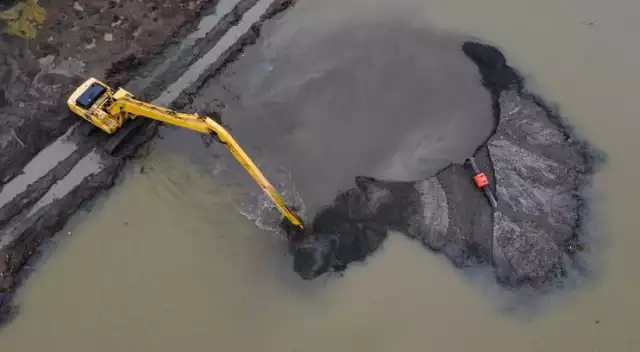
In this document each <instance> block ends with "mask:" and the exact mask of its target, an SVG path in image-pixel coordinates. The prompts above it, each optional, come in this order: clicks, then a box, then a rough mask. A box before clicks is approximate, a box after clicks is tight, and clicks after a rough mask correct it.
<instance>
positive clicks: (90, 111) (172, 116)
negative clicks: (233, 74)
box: [67, 78, 303, 229]
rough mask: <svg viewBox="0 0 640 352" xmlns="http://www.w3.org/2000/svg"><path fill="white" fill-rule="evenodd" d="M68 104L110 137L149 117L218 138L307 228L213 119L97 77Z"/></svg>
mask: <svg viewBox="0 0 640 352" xmlns="http://www.w3.org/2000/svg"><path fill="white" fill-rule="evenodd" d="M67 104H68V106H69V109H70V110H71V111H73V112H74V113H76V114H77V115H79V116H80V117H82V118H84V119H86V120H88V121H89V122H91V123H92V124H94V125H95V126H97V127H99V128H100V129H102V130H103V131H105V132H107V133H109V134H113V133H115V132H116V131H117V130H118V129H119V128H120V127H122V126H123V125H124V123H125V122H126V121H127V120H131V119H134V118H136V117H146V118H150V119H153V120H157V121H161V122H164V123H168V124H171V125H175V126H179V127H184V128H188V129H190V130H193V131H197V132H200V133H205V134H211V135H214V136H215V137H216V138H217V139H218V141H220V142H221V143H222V144H224V145H225V146H226V147H227V149H229V151H230V152H231V154H233V156H234V157H235V158H236V159H237V160H238V162H239V163H240V164H241V165H242V166H243V167H244V168H245V169H246V170H247V172H248V173H249V175H251V177H252V178H253V179H254V180H255V181H256V183H258V185H259V186H260V188H262V190H263V191H264V192H265V193H266V194H267V196H268V197H269V198H270V199H271V201H273V202H274V204H275V205H276V207H277V208H278V210H279V211H280V212H281V213H282V215H283V216H284V217H285V218H286V219H287V220H288V221H289V222H290V223H291V224H292V225H293V226H295V227H297V228H299V229H302V228H303V223H302V221H301V220H300V218H299V217H298V216H297V215H296V214H294V213H293V212H292V211H291V210H290V209H289V207H288V206H287V204H286V202H285V201H284V199H283V198H282V196H281V195H280V193H278V191H277V190H276V189H275V187H273V185H272V184H271V183H270V182H269V181H268V180H267V178H266V177H265V176H264V175H263V174H262V172H261V171H260V169H259V168H258V167H257V166H256V165H255V163H254V162H253V161H252V160H251V158H249V156H248V155H247V154H246V153H245V152H244V150H243V149H242V148H241V147H240V145H239V144H238V142H236V140H235V139H234V138H233V136H231V134H230V133H229V132H228V131H227V130H226V129H225V128H224V127H222V126H221V125H220V124H219V123H217V122H215V121H214V120H213V119H211V118H209V117H206V116H198V115H196V114H184V113H180V112H176V111H173V110H170V109H167V108H163V107H160V106H155V105H153V104H149V103H145V102H142V101H139V100H136V99H134V98H133V95H132V94H131V93H129V92H127V91H126V90H124V89H122V88H120V89H118V90H117V91H114V90H112V89H111V88H109V87H108V86H106V85H105V84H104V83H102V82H100V81H98V80H97V79H95V78H91V79H89V80H87V81H86V82H85V83H83V84H82V85H81V86H80V87H79V88H78V89H76V91H75V92H74V93H73V94H72V95H71V96H70V97H69V100H68V101H67Z"/></svg>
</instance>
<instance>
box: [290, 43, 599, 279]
mask: <svg viewBox="0 0 640 352" xmlns="http://www.w3.org/2000/svg"><path fill="white" fill-rule="evenodd" d="M462 50H463V51H464V53H465V54H466V55H467V57H469V58H470V59H471V60H472V61H473V62H474V63H475V64H476V65H477V66H478V69H479V71H480V74H481V76H482V80H483V85H484V86H485V88H486V89H488V90H489V91H490V93H491V97H492V100H493V110H494V111H493V112H494V116H495V118H496V128H495V131H494V133H493V134H492V135H491V137H490V138H489V139H488V141H487V142H486V143H485V144H483V145H481V146H480V147H479V148H478V150H477V151H476V152H475V154H474V156H475V158H476V161H477V163H478V165H479V166H480V168H481V169H482V170H483V171H484V172H486V173H487V174H488V177H489V179H490V181H491V186H492V187H493V190H494V192H495V194H496V196H497V199H498V208H497V209H496V211H495V212H494V211H493V209H492V208H491V207H490V205H489V203H488V202H487V200H486V199H485V198H484V195H483V193H482V192H481V191H480V190H478V189H476V188H475V186H474V185H473V182H472V180H471V172H470V170H467V169H466V167H465V166H463V165H459V164H451V165H450V166H448V167H446V168H444V169H443V170H441V171H440V172H439V173H438V174H437V175H435V176H434V177H431V178H428V179H426V180H422V181H418V182H395V181H383V180H376V179H373V178H368V177H357V178H356V187H355V188H353V189H351V190H348V191H346V192H344V193H342V194H340V195H339V196H338V197H337V198H336V199H335V201H334V203H333V204H332V205H331V206H329V207H327V208H325V209H323V210H322V211H321V212H320V213H319V214H318V215H317V216H316V218H315V219H314V222H313V225H312V227H311V230H310V233H308V234H305V236H300V237H292V241H291V251H292V254H293V257H294V270H295V271H296V272H297V273H298V274H300V276H302V277H303V278H305V279H313V278H315V277H318V276H319V275H322V274H323V273H325V272H328V271H343V270H345V269H346V268H347V266H348V265H349V264H350V263H353V262H357V261H363V260H365V258H366V257H368V256H369V255H370V254H371V253H373V252H374V251H375V250H377V249H378V248H379V247H380V246H381V245H382V243H383V242H384V239H385V238H386V236H387V233H388V231H389V230H397V231H399V232H401V233H404V234H406V235H407V236H409V237H411V238H414V239H417V240H419V241H420V242H421V243H422V244H424V245H425V246H426V247H427V248H429V249H430V250H432V251H435V252H441V253H443V254H444V255H445V256H446V257H447V258H448V259H449V260H450V261H451V262H452V263H453V264H454V265H456V266H458V267H467V266H471V265H477V264H483V265H490V266H492V267H493V268H494V272H495V275H496V278H497V279H498V280H499V281H500V282H501V283H504V284H507V285H510V286H522V285H530V286H533V287H540V286H542V285H546V284H549V283H552V282H554V281H555V280H556V279H557V278H559V277H562V276H563V275H564V274H565V273H566V271H567V268H568V266H570V265H572V264H571V263H573V262H574V260H575V259H576V255H577V252H578V249H580V248H582V247H583V244H581V235H582V231H583V228H582V226H583V216H584V212H585V203H584V193H585V191H586V187H587V186H588V184H589V180H590V175H591V174H592V173H593V170H594V160H595V159H594V156H593V155H594V153H593V152H592V150H591V148H590V146H589V145H588V144H587V143H585V142H583V141H581V140H579V139H577V137H576V136H574V135H572V132H571V131H570V130H569V129H568V127H567V126H566V125H565V124H564V123H563V120H562V119H561V118H560V117H559V116H557V115H555V114H554V113H553V112H552V111H551V110H550V109H549V108H548V107H547V106H546V105H545V104H544V103H543V102H542V100H541V99H540V98H538V97H536V96H534V95H532V94H530V93H528V92H526V91H525V90H524V87H523V80H522V78H521V77H520V75H519V74H518V73H517V72H516V71H515V70H514V69H513V68H511V67H509V66H508V65H507V62H506V59H505V58H504V56H503V55H502V54H501V53H500V51H499V50H498V49H496V48H494V47H492V46H488V45H484V44H480V43H476V42H465V43H464V44H463V46H462ZM295 238H300V240H297V239H295Z"/></svg>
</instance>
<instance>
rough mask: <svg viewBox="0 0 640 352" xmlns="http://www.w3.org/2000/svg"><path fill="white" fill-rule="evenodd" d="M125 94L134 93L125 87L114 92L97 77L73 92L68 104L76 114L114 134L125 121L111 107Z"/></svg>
mask: <svg viewBox="0 0 640 352" xmlns="http://www.w3.org/2000/svg"><path fill="white" fill-rule="evenodd" d="M125 96H129V97H131V96H132V95H131V93H129V92H127V91H125V90H124V89H118V91H116V92H114V91H113V89H111V88H109V86H107V85H106V84H104V83H102V82H100V81H99V80H97V79H95V78H90V79H88V80H87V81H86V82H84V83H83V84H82V85H80V87H78V88H77V89H76V90H75V92H73V94H71V96H70V97H69V99H68V100H67V105H68V106H69V109H70V110H71V111H73V112H74V113H75V114H76V115H78V116H80V117H82V118H83V119H85V120H87V121H89V122H91V123H92V124H93V125H95V126H96V127H98V128H100V129H101V130H103V131H105V132H107V133H108V134H113V133H115V132H116V131H117V130H118V129H120V127H122V125H123V124H124V122H125V121H124V118H123V117H122V116H121V115H112V114H110V113H109V107H110V106H111V104H113V103H114V102H115V101H116V100H117V99H119V98H122V97H125Z"/></svg>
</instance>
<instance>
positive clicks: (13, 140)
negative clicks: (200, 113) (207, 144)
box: [0, 0, 215, 187]
mask: <svg viewBox="0 0 640 352" xmlns="http://www.w3.org/2000/svg"><path fill="white" fill-rule="evenodd" d="M23 1H24V2H25V3H30V2H31V1H30V0H23ZM208 2H215V1H213V0H211V1H207V0H189V1H187V0H180V1H170V2H163V1H156V0H144V1H124V0H85V1H53V0H41V1H39V3H38V5H39V6H41V7H42V10H43V11H44V13H45V17H44V22H43V23H42V24H41V25H40V28H39V29H38V27H34V30H35V37H34V38H33V39H27V38H22V37H20V36H16V35H11V34H10V32H9V31H8V30H5V29H7V26H9V25H10V21H8V20H7V21H3V20H2V19H0V122H1V123H0V147H1V148H2V153H1V154H0V187H1V186H2V185H3V184H5V183H6V182H8V181H9V180H10V179H11V178H13V177H14V176H16V174H17V173H19V172H20V170H21V169H22V167H23V166H24V165H25V164H26V163H27V162H28V161H29V160H30V158H31V157H33V156H34V155H35V154H36V153H37V152H38V151H39V150H41V149H42V148H44V147H45V146H46V145H47V144H48V143H49V142H50V141H51V140H52V139H54V138H56V137H58V136H60V135H61V134H62V133H64V132H65V131H66V130H67V128H68V127H69V126H70V125H71V124H72V123H73V122H75V121H76V120H75V119H74V118H73V117H71V116H70V114H69V112H68V110H67V107H66V101H65V97H66V96H68V94H69V93H70V92H71V91H72V90H73V89H74V88H75V86H76V85H77V84H78V83H79V82H81V81H82V80H84V79H86V78H88V77H90V76H95V77H98V78H101V79H104V80H107V81H108V82H109V83H110V84H113V85H119V84H122V83H124V82H126V81H127V80H128V78H129V75H130V73H131V70H132V69H135V68H136V67H138V66H141V65H142V64H143V63H144V62H146V61H147V60H148V59H150V58H151V57H152V56H153V54H155V53H157V52H159V50H160V49H161V48H162V47H163V45H164V44H165V42H166V41H167V40H168V39H170V38H172V37H173V36H175V35H177V34H178V33H179V31H180V28H181V27H182V26H183V25H185V24H188V23H190V22H191V21H193V20H194V19H196V18H197V15H198V12H199V11H200V9H201V8H202V7H203V5H204V4H206V3H208ZM16 3H17V4H18V5H20V4H21V2H16ZM9 6H11V5H8V6H5V7H9ZM0 11H1V10H0ZM0 18H2V17H1V16H0Z"/></svg>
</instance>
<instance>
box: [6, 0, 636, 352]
mask: <svg viewBox="0 0 640 352" xmlns="http://www.w3.org/2000/svg"><path fill="white" fill-rule="evenodd" d="M322 3H323V4H322V5H320V4H319V2H315V3H314V2H310V1H307V2H305V1H302V2H301V3H300V4H299V5H298V6H297V7H295V8H294V9H293V10H291V12H290V13H288V14H287V16H285V17H284V20H286V21H287V25H286V26H285V25H283V23H284V22H279V23H276V24H274V25H273V27H274V28H279V27H280V26H281V30H284V31H285V32H286V31H287V30H290V31H291V33H292V34H291V35H293V33H295V32H296V29H298V28H301V27H302V26H303V25H304V26H305V28H311V30H322V29H323V28H326V27H324V26H332V25H335V24H336V23H338V22H340V21H345V19H347V18H351V19H353V18H374V19H375V18H379V17H377V16H382V13H386V12H385V11H386V10H389V9H388V8H387V5H389V3H391V2H390V1H386V2H385V1H381V0H380V1H362V0H360V1H341V2H338V1H323V2H322ZM338 3H340V4H338ZM363 3H366V4H367V6H361V5H363ZM418 3H421V2H420V1H403V2H402V3H401V4H398V3H397V2H393V4H392V5H393V6H392V7H393V8H394V10H400V11H401V12H402V11H404V10H406V11H407V13H411V15H410V16H409V15H407V16H408V17H407V21H409V20H412V21H413V20H415V19H416V16H418V17H419V18H420V21H423V22H428V23H429V24H431V25H434V26H436V27H438V28H442V29H445V30H447V31H456V32H459V33H462V34H468V33H472V34H473V35H475V36H478V37H480V38H484V39H486V40H488V41H489V42H491V43H494V44H496V45H498V46H499V47H501V48H502V49H503V50H504V52H505V53H506V55H507V57H508V58H509V60H510V61H511V63H512V64H514V65H515V66H516V67H517V68H518V69H520V70H521V71H522V72H523V73H525V74H526V75H528V76H529V81H528V82H529V84H530V86H531V87H532V88H534V89H535V90H536V91H537V92H539V93H541V94H543V95H544V96H545V97H548V98H549V99H550V101H552V102H555V103H557V104H558V105H559V107H560V108H561V111H562V113H563V115H564V116H567V117H568V118H569V119H570V122H571V123H573V124H574V125H575V126H576V128H577V129H578V130H579V132H580V133H581V134H583V135H584V136H586V137H587V138H589V139H590V140H591V141H592V142H594V143H595V144H596V145H597V146H598V147H599V148H601V149H602V150H604V151H605V152H606V153H607V155H608V160H607V163H606V164H605V166H604V168H603V170H601V171H600V173H599V174H598V177H597V179H596V182H595V189H594V190H593V194H592V198H593V202H594V215H593V218H592V219H591V220H592V221H593V233H594V235H595V236H596V238H597V243H598V246H597V249H598V250H599V251H600V253H599V254H598V255H596V256H594V258H593V260H592V263H591V267H592V269H593V270H594V274H593V275H592V276H591V278H590V279H587V280H585V281H586V282H585V283H583V284H582V285H580V287H579V288H578V289H575V290H570V291H568V292H561V293H558V294H554V295H551V296H549V297H546V298H545V302H542V304H540V305H538V306H537V307H536V308H535V309H534V312H533V313H530V314H526V315H523V314H518V313H514V312H511V311H505V310H504V309H503V306H504V301H505V300H504V299H503V298H504V297H505V294H504V293H503V292H501V291H499V290H498V289H497V288H495V287H494V286H493V285H491V284H487V283H485V281H484V280H473V279H471V280H470V279H469V278H468V277H465V276H464V275H461V274H460V273H459V272H457V271H456V270H455V269H453V268H452V267H451V265H450V264H449V263H447V262H445V261H444V260H441V259H440V258H439V257H437V256H434V255H432V254H430V253H427V252H426V251H425V250H424V249H423V248H422V247H421V246H419V245H416V244H415V243H412V242H410V241H408V240H405V239H404V238H403V237H400V236H392V237H390V239H389V241H388V242H387V243H386V245H385V246H384V248H383V249H382V250H381V251H380V252H378V253H377V254H376V255H375V256H374V257H373V258H372V259H371V260H370V261H369V262H367V263H366V264H365V265H360V266H356V267H353V268H350V269H349V271H348V272H347V273H346V275H345V276H344V277H342V278H340V279H335V278H330V279H328V280H327V279H323V280H319V281H315V282H312V283H304V282H301V281H300V280H299V279H298V278H297V277H296V276H295V274H293V273H292V272H291V270H290V263H289V261H288V259H287V257H286V255H285V253H284V249H283V243H282V241H281V239H279V238H278V237H277V236H275V235H273V234H271V235H270V233H269V232H263V231H258V230H257V227H256V225H255V224H254V223H253V222H251V221H247V219H246V218H245V217H244V216H243V215H242V214H241V213H240V212H238V211H237V210H236V208H239V209H240V210H242V209H243V208H242V205H238V204H237V197H236V194H237V193H242V186H241V185H240V186H237V185H230V184H229V183H228V182H226V181H224V180H225V179H224V177H222V176H220V175H224V174H225V167H226V166H225V165H227V164H223V165H222V166H220V165H219V164H216V163H215V161H216V160H217V159H216V158H214V157H212V159H211V162H207V161H206V160H205V161H204V162H203V158H202V156H203V155H208V154H206V153H205V152H203V151H202V150H201V151H200V153H201V154H198V153H195V152H194V153H192V152H191V149H189V148H191V147H190V145H191V144H190V143H186V145H185V146H183V147H181V148H178V149H173V148H172V140H174V141H175V139H177V140H180V138H182V137H180V135H181V133H177V134H176V133H172V134H169V137H168V138H166V139H165V140H164V142H162V143H158V144H157V147H156V148H155V149H154V151H152V152H151V154H150V155H149V156H148V157H147V158H146V159H145V160H143V161H138V162H136V163H134V164H133V165H132V167H131V168H130V170H129V171H128V172H127V174H126V175H125V176H124V178H123V182H122V183H121V184H120V185H119V186H118V187H116V188H115V189H113V190H112V191H111V192H110V194H108V195H105V196H103V197H101V199H100V200H99V201H98V202H97V204H96V205H95V206H94V207H93V209H92V211H91V213H89V214H81V215H79V216H77V217H76V218H74V220H73V221H72V222H71V223H70V224H69V225H68V226H67V229H65V231H63V233H62V234H61V236H59V237H58V239H57V240H56V242H57V248H56V250H55V251H53V254H51V256H50V257H49V258H47V259H46V260H45V261H44V263H43V264H45V265H43V266H42V267H41V268H40V269H39V270H37V271H36V272H35V273H34V275H33V276H32V277H31V279H30V280H29V281H28V282H27V284H26V285H25V286H24V287H23V288H22V289H21V291H20V299H19V300H20V302H19V303H20V304H21V313H20V315H19V316H18V317H17V318H16V319H15V321H14V322H13V323H12V324H11V325H9V326H8V327H7V328H6V329H5V330H3V331H2V333H1V334H0V344H1V345H2V349H3V350H7V351H37V350H43V349H47V350H50V351H76V350H77V351H82V350H91V351H147V350H153V351H175V350H176V349H182V350H202V349H216V350H263V351H264V350H266V351H277V350H286V351H292V350H305V351H316V350H317V351H321V350H322V351H326V350H339V351H342V350H351V351H388V350H392V349H398V350H403V351H404V350H417V351H422V350H425V349H433V350H438V351H460V350H468V349H469V348H473V349H474V350H481V351H485V350H486V351H495V350H517V351H556V350H562V351H599V350H611V351H637V350H639V349H640V338H639V337H638V335H637V326H638V325H639V324H640V318H639V316H640V306H639V305H638V304H637V297H640V285H638V273H637V270H636V265H635V264H636V261H635V260H634V259H635V254H636V253H635V252H636V251H635V249H636V248H637V247H638V245H640V239H639V238H638V236H637V235H636V229H637V228H638V225H640V224H639V222H638V220H637V219H638V217H637V215H636V212H635V204H636V199H637V192H634V191H633V189H634V188H633V185H634V181H635V177H636V175H637V171H638V170H637V167H636V164H635V163H634V161H635V160H637V150H639V149H640V144H639V142H638V139H637V138H636V131H637V130H639V128H640V120H639V119H638V118H637V117H638V109H637V104H636V100H637V89H636V86H637V83H638V82H640V49H639V48H638V47H637V46H634V45H633V43H634V40H635V33H637V32H638V31H639V30H640V25H639V24H638V23H637V21H634V19H635V15H636V14H637V13H640V3H638V2H635V1H633V0H617V1H609V2H602V1H596V0H590V1H577V0H562V1H557V0H556V1H550V0H545V1H537V2H530V1H525V0H520V1H513V0H510V1H509V0H490V1H484V2H477V1H470V0H459V1H430V2H429V3H428V4H427V5H424V4H421V5H419V4H418ZM374 5H375V6H374ZM338 9H339V10H338ZM311 13H312V15H310V14H311ZM338 13H339V14H338ZM409 18H410V19H409ZM420 21H419V22H420ZM452 157H453V156H452ZM142 165H144V166H145V172H144V173H140V172H139V169H140V166H142ZM218 169H219V170H218ZM218 176H220V177H218ZM331 180H339V179H331ZM243 182H244V181H243ZM336 182H338V181H336ZM240 183H242V182H240ZM303 183H304V182H302V184H303ZM336 184H339V183H336ZM234 205H235V206H234ZM68 232H71V236H65V234H67V233H68Z"/></svg>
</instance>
